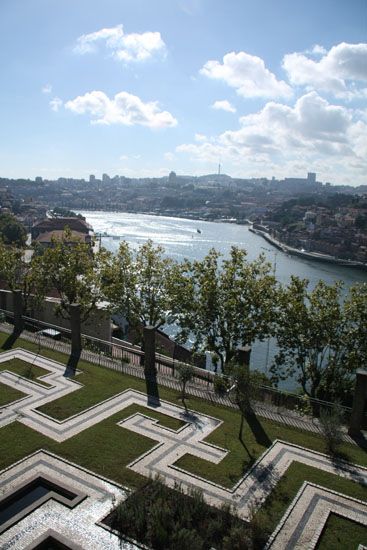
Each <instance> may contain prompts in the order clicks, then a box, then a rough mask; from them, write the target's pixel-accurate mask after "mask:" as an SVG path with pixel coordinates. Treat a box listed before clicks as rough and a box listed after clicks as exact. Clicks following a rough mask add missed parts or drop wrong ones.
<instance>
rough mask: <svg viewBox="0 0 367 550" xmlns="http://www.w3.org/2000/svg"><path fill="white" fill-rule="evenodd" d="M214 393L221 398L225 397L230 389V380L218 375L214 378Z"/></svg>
mask: <svg viewBox="0 0 367 550" xmlns="http://www.w3.org/2000/svg"><path fill="white" fill-rule="evenodd" d="M213 385H214V391H215V393H216V394H217V395H220V396H221V397H222V396H223V395H225V394H226V393H227V391H228V389H229V382H228V378H224V377H223V376H220V375H218V374H217V375H216V376H215V377H214V382H213Z"/></svg>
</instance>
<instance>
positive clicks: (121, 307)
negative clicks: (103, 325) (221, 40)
mask: <svg viewBox="0 0 367 550" xmlns="http://www.w3.org/2000/svg"><path fill="white" fill-rule="evenodd" d="M179 280H180V268H179V265H178V264H177V262H175V261H174V260H172V259H171V258H167V257H165V256H164V249H163V247H161V246H155V245H154V244H153V242H152V241H151V240H148V241H147V242H146V243H144V244H143V245H141V246H140V248H139V249H138V250H137V251H136V252H134V251H133V250H132V249H131V248H130V246H129V244H128V243H127V242H125V241H124V242H122V243H121V244H120V248H119V250H118V253H117V254H116V255H114V256H113V255H109V258H108V260H107V263H106V265H105V267H104V270H103V276H102V288H103V293H104V296H105V298H106V299H107V300H108V301H109V302H110V304H111V309H112V311H114V312H119V313H122V314H124V315H125V316H126V319H127V321H128V322H129V325H130V326H131V327H132V328H134V329H140V327H141V326H147V325H150V326H153V327H155V328H159V327H161V326H162V325H164V324H165V323H167V322H172V321H173V320H174V319H175V316H176V315H177V314H178V311H179V306H180V304H179V303H178V302H177V294H176V292H177V288H178V287H179V286H180V283H179Z"/></svg>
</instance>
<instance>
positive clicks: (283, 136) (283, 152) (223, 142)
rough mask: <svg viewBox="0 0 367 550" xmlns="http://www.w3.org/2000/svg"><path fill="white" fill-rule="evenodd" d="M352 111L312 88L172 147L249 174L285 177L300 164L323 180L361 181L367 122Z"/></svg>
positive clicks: (179, 151) (195, 157)
mask: <svg viewBox="0 0 367 550" xmlns="http://www.w3.org/2000/svg"><path fill="white" fill-rule="evenodd" d="M356 114H357V115H358V112H357V111H353V110H350V109H347V108H345V107H342V106H339V105H332V104H330V103H329V102H327V101H326V100H325V99H323V98H321V97H320V96H319V95H318V94H317V93H316V92H310V93H307V94H305V95H304V96H302V97H300V98H299V99H298V100H297V101H296V103H295V104H294V106H293V107H291V106H288V105H284V104H281V103H276V102H273V101H271V102H268V103H267V104H266V105H265V106H264V108H263V109H262V110H260V111H259V112H257V113H254V114H250V115H247V116H244V117H242V118H241V119H240V128H239V129H237V130H227V131H225V132H223V133H222V134H220V135H219V136H216V137H214V138H208V139H206V140H205V141H201V142H199V143H185V144H181V145H179V146H178V147H177V148H176V151H177V152H178V153H185V154H188V155H189V156H190V158H191V159H192V160H197V161H200V162H214V161H215V159H218V158H221V159H222V161H223V162H226V165H227V166H229V165H232V167H233V168H234V169H235V168H236V167H237V168H238V169H240V168H241V167H242V168H243V169H245V170H246V172H247V174H248V171H249V170H253V172H252V173H254V172H256V170H257V169H258V168H259V169H260V168H261V169H262V175H264V173H266V171H267V170H272V171H273V172H274V173H277V172H278V173H279V171H281V172H282V173H283V174H284V175H289V174H292V173H294V171H293V172H292V170H295V169H296V167H300V166H303V167H307V169H308V170H310V169H311V167H312V168H313V170H314V171H318V172H319V173H320V174H324V180H325V181H338V180H339V181H340V180H341V178H343V177H344V178H346V177H349V178H350V177H352V178H353V177H355V180H354V182H355V183H356V182H358V181H359V183H364V182H365V173H366V172H367V162H366V158H367V124H366V123H365V122H362V121H361V120H356ZM362 168H364V173H363V170H362ZM261 169H260V172H261ZM305 171H307V170H305ZM298 173H299V172H298ZM342 181H343V180H342ZM345 181H346V180H345Z"/></svg>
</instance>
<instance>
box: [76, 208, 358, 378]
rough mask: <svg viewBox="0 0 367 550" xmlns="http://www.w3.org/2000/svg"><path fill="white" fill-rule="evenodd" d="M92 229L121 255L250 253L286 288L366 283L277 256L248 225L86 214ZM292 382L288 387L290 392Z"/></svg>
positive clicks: (263, 364) (269, 352)
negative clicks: (147, 250) (130, 251)
mask: <svg viewBox="0 0 367 550" xmlns="http://www.w3.org/2000/svg"><path fill="white" fill-rule="evenodd" d="M80 213H81V214H82V215H83V216H85V218H86V219H87V221H88V222H89V223H90V224H91V225H92V227H93V229H94V231H95V233H102V234H103V233H106V234H108V235H114V236H115V238H113V237H103V236H102V239H101V240H102V245H103V246H104V247H105V248H107V249H108V250H111V251H113V252H115V251H117V249H118V246H119V240H120V239H124V240H125V241H127V242H128V243H129V244H130V245H131V246H132V247H133V248H138V247H139V245H141V244H142V243H144V242H145V241H146V240H147V239H152V240H153V241H154V242H155V243H156V244H160V245H162V246H164V248H165V250H166V253H167V255H169V256H171V257H172V258H175V259H176V260H178V261H181V260H183V259H184V258H188V259H190V260H194V259H202V258H203V257H204V256H205V255H206V254H207V252H208V251H209V250H210V248H212V247H214V248H216V249H217V250H219V251H220V252H222V254H223V256H224V257H228V255H229V251H230V249H231V246H233V245H235V246H239V247H241V248H245V249H246V250H247V253H248V258H249V259H250V260H253V259H255V258H257V256H258V255H259V254H260V253H261V252H262V253H264V254H265V256H266V257H267V259H268V260H269V261H270V262H272V264H273V266H274V269H275V275H276V277H277V279H278V280H279V281H280V282H281V283H283V284H286V283H287V282H288V281H289V280H290V277H291V275H298V276H299V277H302V278H307V279H308V280H309V281H310V286H311V287H313V286H314V285H315V284H316V283H317V281H318V280H319V279H323V280H324V281H325V282H326V283H328V284H331V283H333V282H334V281H336V280H342V281H343V282H344V285H345V288H346V289H348V288H349V287H350V286H351V285H353V284H355V283H358V282H367V273H366V272H363V271H360V270H357V269H353V268H348V267H341V266H337V265H333V264H328V263H320V262H312V261H309V260H304V259H302V258H298V257H296V256H288V255H287V254H285V253H284V252H281V251H278V250H277V249H276V248H274V247H272V246H271V245H270V244H269V243H268V242H266V241H265V240H264V239H263V238H262V237H260V236H259V235H255V234H254V233H251V231H249V229H248V226H246V225H236V224H232V223H218V222H206V221H202V220H188V219H184V218H172V217H166V216H154V215H150V214H128V213H124V212H101V211H81V212H80ZM274 351H275V346H274V342H258V343H255V344H254V346H253V350H252V355H251V366H252V368H257V369H259V370H262V371H265V372H266V371H267V369H268V368H269V366H270V363H271V360H272V357H273V355H274ZM292 385H294V384H292V383H291V382H290V381H287V382H286V383H285V384H283V387H287V388H289V389H291V387H292Z"/></svg>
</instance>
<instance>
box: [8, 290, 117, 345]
mask: <svg viewBox="0 0 367 550" xmlns="http://www.w3.org/2000/svg"><path fill="white" fill-rule="evenodd" d="M58 301H59V300H58V299H57V298H45V300H44V301H43V306H42V308H41V309H40V310H38V311H34V312H33V314H32V315H30V317H32V318H34V319H37V320H38V321H42V322H43V323H48V324H50V325H56V326H59V327H62V328H67V329H70V323H69V320H68V319H63V318H62V317H60V316H58V315H56V313H55V306H56V305H57V303H58ZM0 309H5V310H6V311H10V312H13V298H12V293H11V292H10V291H9V290H3V289H0ZM82 334H86V335H87V336H92V337H94V338H100V339H101V340H107V341H108V342H110V341H111V319H110V315H109V313H108V312H107V311H105V310H103V309H97V310H95V311H94V312H92V313H91V314H90V316H89V318H88V319H87V320H86V321H85V322H84V323H82Z"/></svg>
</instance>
